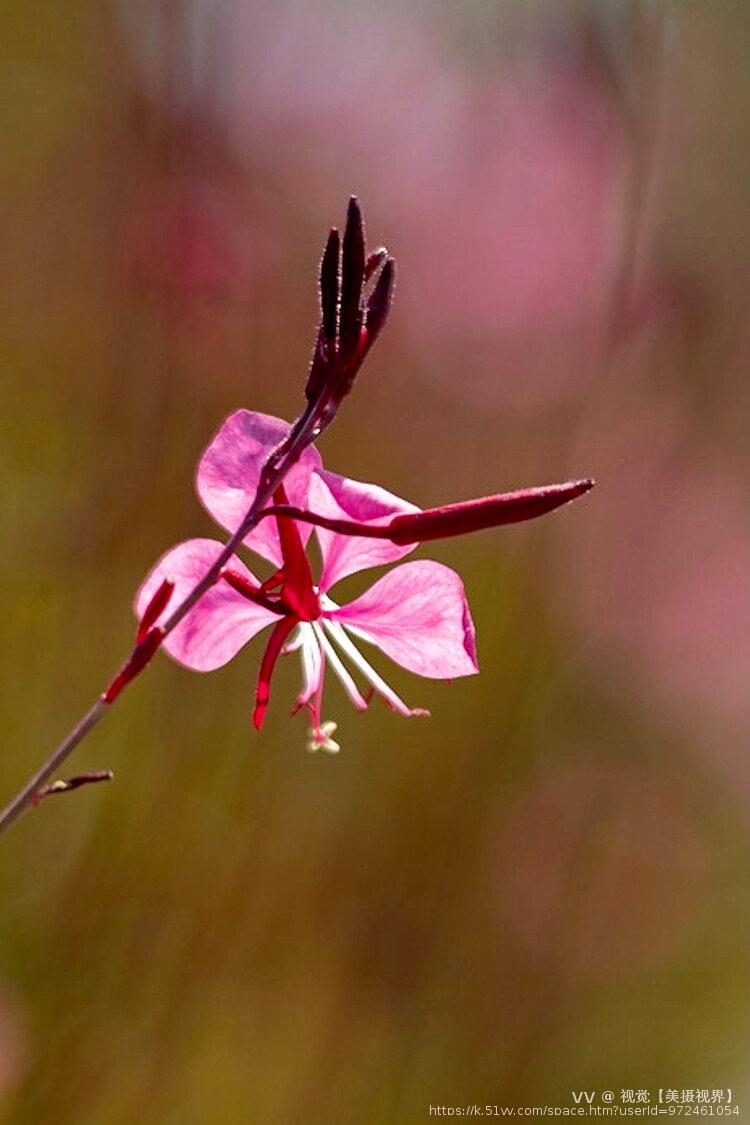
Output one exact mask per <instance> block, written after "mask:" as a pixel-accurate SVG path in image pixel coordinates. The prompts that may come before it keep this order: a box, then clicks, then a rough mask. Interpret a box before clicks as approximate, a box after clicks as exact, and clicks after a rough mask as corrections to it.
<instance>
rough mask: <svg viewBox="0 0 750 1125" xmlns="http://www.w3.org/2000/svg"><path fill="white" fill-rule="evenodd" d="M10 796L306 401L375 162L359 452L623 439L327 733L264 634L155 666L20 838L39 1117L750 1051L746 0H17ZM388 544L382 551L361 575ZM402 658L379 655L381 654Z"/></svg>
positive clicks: (160, 1114) (378, 469)
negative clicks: (223, 657)
mask: <svg viewBox="0 0 750 1125" xmlns="http://www.w3.org/2000/svg"><path fill="white" fill-rule="evenodd" d="M2 25H3V27H2V31H3V34H2V36H0V41H1V42H2V46H1V47H0V58H1V65H0V82H1V83H2V97H0V122H1V125H0V135H1V136H2V145H1V146H0V173H1V176H2V201H3V205H2V216H1V218H0V224H1V225H2V237H1V238H0V258H1V259H2V273H1V277H2V281H1V282H0V370H1V371H2V378H1V379H0V405H1V414H0V416H1V417H2V423H1V425H2V442H1V443H0V467H1V470H2V479H3V485H2V489H1V490H0V496H1V503H2V528H3V540H4V550H3V553H2V559H1V560H0V568H2V589H3V612H2V615H1V621H2V625H1V630H2V637H1V642H0V650H1V654H2V655H1V659H2V676H0V715H1V718H2V728H1V729H2V731H3V737H2V743H3V770H2V799H3V801H4V800H5V799H6V795H7V797H10V795H11V794H12V793H13V792H14V791H15V789H16V788H17V787H18V786H19V785H20V784H21V783H22V782H23V781H24V780H26V778H27V776H28V775H29V773H30V772H31V770H32V768H35V767H36V766H37V764H38V763H39V761H40V760H41V758H42V757H44V756H45V755H46V754H47V753H48V752H49V750H50V749H51V747H52V746H53V744H55V743H56V742H57V741H58V739H59V738H60V737H61V736H62V734H63V733H64V732H65V731H66V730H67V729H68V728H69V727H70V726H71V725H72V723H73V721H74V720H75V719H77V718H78V716H79V715H80V714H81V712H82V711H83V710H84V708H85V707H86V706H88V703H89V702H90V700H91V699H92V698H93V697H94V695H95V694H96V692H97V691H98V690H100V689H101V687H102V686H103V684H104V682H105V680H106V679H107V678H108V677H109V675H111V673H112V672H113V670H114V669H115V668H116V667H117V666H118V664H119V663H120V662H121V660H122V658H123V656H124V655H125V654H126V653H127V651H129V646H130V644H131V639H132V635H133V628H134V623H133V619H132V616H131V611H130V604H131V600H132V595H133V592H134V590H135V588H136V586H137V585H138V584H139V582H140V581H141V578H142V576H143V574H144V573H145V572H146V570H147V569H148V568H149V566H150V565H151V564H152V562H153V561H154V559H155V558H156V557H158V556H159V555H160V554H161V553H162V552H163V551H164V550H165V549H166V548H167V547H168V546H170V545H171V544H173V543H174V542H176V541H178V540H180V539H184V538H187V537H190V536H194V535H205V534H208V535H211V534H213V533H214V532H213V530H212V525H211V522H210V520H209V518H208V517H207V516H206V515H205V514H204V513H203V510H202V509H201V507H200V505H199V504H198V502H197V500H196V498H195V496H194V494H193V487H192V477H193V472H194V467H195V464H196V461H197V458H198V456H199V454H200V452H201V450H202V449H203V448H204V446H205V445H206V443H207V442H208V440H209V439H210V437H211V436H212V435H213V433H214V431H215V430H216V428H217V426H218V425H219V423H220V421H221V420H222V418H223V417H224V415H225V414H226V413H228V412H229V411H231V410H234V409H236V408H238V407H240V406H244V407H248V408H251V409H257V410H262V411H266V412H269V413H273V414H278V415H281V416H284V417H291V416H292V415H293V414H294V413H295V412H296V411H297V410H298V408H299V405H300V397H301V389H302V384H303V380H304V378H305V375H306V368H307V362H308V359H309V354H310V350H311V345H312V339H313V332H314V326H315V322H316V316H317V311H316V288H315V275H316V263H317V261H318V256H319V254H320V251H321V247H322V244H323V239H324V237H325V234H326V231H327V228H328V226H329V225H330V224H332V223H341V222H343V217H344V209H345V205H346V200H347V197H348V195H349V194H350V193H351V192H356V193H357V194H358V195H359V196H360V198H361V200H362V202H363V204H364V207H365V214H366V219H367V223H368V229H369V235H370V241H371V243H372V244H373V245H377V244H380V243H386V244H387V245H388V246H389V247H390V248H391V250H392V251H393V253H394V254H395V255H396V256H397V259H398V263H399V271H400V272H399V287H398V293H397V300H396V306H395V308H394V312H393V316H392V320H391V323H390V324H389V327H388V331H387V332H386V334H385V336H384V337H383V339H382V343H380V344H379V345H378V348H377V350H376V352H374V353H373V355H372V357H371V359H370V360H369V361H368V364H367V366H366V368H365V369H364V371H363V373H362V375H361V378H360V380H359V382H358V384H357V388H356V393H355V394H354V395H353V396H352V397H351V399H349V400H348V401H347V403H346V407H345V409H344V410H342V413H341V415H340V417H339V420H338V422H337V424H336V426H335V427H334V428H333V429H332V430H331V431H329V432H328V433H327V434H326V435H325V439H324V442H323V445H322V449H321V452H322V453H323V455H324V457H325V460H326V463H327V465H328V466H329V467H330V468H332V469H334V470H336V471H339V472H343V473H345V474H347V475H350V476H353V477H357V478H360V479H364V480H375V481H377V482H379V483H381V484H383V485H384V486H386V487H388V488H390V489H392V490H393V491H394V492H396V493H397V494H398V495H402V496H405V497H407V498H409V499H411V500H413V501H414V502H416V503H418V504H420V505H425V506H427V505H431V504H436V503H440V502H444V501H447V500H452V499H458V498H464V497H468V496H472V495H481V494H483V493H488V492H493V491H496V490H504V489H510V488H514V487H520V486H524V485H531V484H539V483H546V482H548V481H553V480H564V479H566V478H567V477H569V476H587V475H593V476H595V477H596V478H597V479H598V482H599V484H598V488H597V489H596V490H595V492H594V493H592V495H590V496H589V497H587V498H586V499H585V500H583V501H581V502H579V503H578V504H576V505H575V506H573V507H572V508H569V509H566V510H565V511H564V512H561V513H558V514H557V515H555V516H552V517H548V518H547V519H545V520H542V521H539V522H538V523H535V524H531V525H523V526H519V527H511V528H507V529H503V530H500V531H496V532H488V533H484V534H482V535H477V536H474V537H472V538H469V539H466V540H452V541H449V542H445V543H437V544H434V545H433V548H432V549H431V550H429V551H428V550H426V549H422V550H421V551H420V553H419V554H420V555H421V556H422V557H434V558H438V559H440V560H441V561H443V562H446V563H448V564H449V565H452V566H454V567H456V568H457V569H459V570H460V572H461V574H462V576H463V578H464V580H465V583H466V586H467V590H468V594H469V598H470V602H471V605H472V609H473V613H474V617H475V620H476V624H477V632H478V645H479V657H480V663H481V667H482V674H481V676H479V677H475V678H473V679H468V680H462V681H456V682H455V683H453V684H452V685H451V686H447V685H444V684H440V683H434V682H430V681H422V680H418V679H416V678H414V677H411V676H409V675H408V674H407V673H403V674H402V673H401V672H400V670H398V669H394V668H393V667H392V666H391V667H389V673H390V674H391V678H392V682H393V683H394V686H396V688H397V689H398V690H400V691H402V692H403V694H404V695H405V697H406V698H407V699H408V700H409V701H410V702H411V703H412V704H414V705H420V706H425V707H429V708H430V709H431V710H432V714H433V718H432V720H431V721H429V722H419V723H417V722H415V723H408V722H406V721H404V720H402V719H400V718H398V717H397V716H395V715H392V714H390V713H388V712H386V711H385V709H381V708H378V707H377V706H374V707H373V709H372V711H371V712H370V713H369V714H367V715H365V716H362V715H358V714H357V713H355V712H354V711H353V709H351V707H350V705H349V703H348V701H347V700H346V699H345V698H344V697H343V695H342V694H340V693H339V694H338V695H337V694H336V692H337V686H336V685H333V686H330V687H329V690H328V692H327V705H326V717H328V718H334V719H337V720H338V722H339V733H338V735H337V737H339V736H340V739H341V742H342V745H343V750H342V753H341V754H340V755H339V756H338V757H337V758H331V757H327V756H325V755H317V756H310V755H308V754H306V753H305V752H304V748H303V744H304V721H303V720H302V719H301V718H298V719H296V720H294V721H290V720H289V718H288V709H289V706H290V705H291V703H292V701H293V698H294V693H295V690H296V688H297V684H298V678H299V669H298V663H297V660H296V659H293V660H290V661H288V662H287V665H284V666H283V667H282V669H281V671H280V676H279V679H278V682H277V686H276V690H275V697H274V701H273V706H272V708H271V712H270V713H269V718H268V722H267V726H266V729H265V730H264V732H263V734H262V736H260V737H259V736H258V735H256V734H255V732H254V731H253V730H252V728H251V726H250V723H249V712H250V707H251V702H252V695H253V687H254V682H255V677H256V675H257V665H258V659H259V653H260V644H261V642H260V641H256V642H254V643H252V644H251V645H250V646H249V647H248V649H247V650H246V651H244V652H243V653H242V654H241V655H240V657H239V658H238V659H236V660H235V661H234V662H233V663H232V664H231V665H230V666H228V667H227V668H225V669H223V670H222V671H219V672H216V673H213V674H212V675H210V676H199V675H194V674H191V673H189V672H186V671H184V670H182V669H180V668H179V667H177V666H176V665H174V664H172V663H170V662H169V661H168V660H167V659H163V658H159V659H157V660H156V661H155V663H154V665H152V667H151V669H150V670H149V672H148V673H147V674H146V675H145V676H144V677H143V679H142V680H140V681H139V682H138V683H137V684H136V685H135V686H134V687H133V688H132V689H131V691H130V692H128V694H127V696H126V697H124V698H123V700H122V701H121V703H120V704H119V705H118V707H117V710H116V713H114V714H113V715H111V716H110V717H109V719H108V720H107V722H106V724H105V725H104V726H103V727H102V728H101V729H100V730H99V731H97V732H96V734H95V735H94V736H93V737H92V738H91V739H90V740H89V741H88V742H87V743H86V745H85V746H84V747H83V748H82V749H81V751H80V752H79V753H78V754H77V755H76V756H75V758H74V759H73V762H72V763H71V768H70V769H69V770H68V771H67V772H68V773H75V772H79V771H81V770H84V769H100V768H111V769H113V770H114V771H115V774H116V779H115V781H113V782H112V783H110V784H109V785H108V786H100V787H95V788H94V787H92V788H91V789H88V790H83V791H81V792H78V793H75V794H71V795H69V796H66V797H60V798H55V799H53V800H49V801H45V802H44V804H43V805H41V806H40V807H39V808H38V809H37V810H35V811H31V812H29V813H27V814H26V816H25V817H24V819H23V820H22V821H21V822H19V824H18V825H16V826H15V827H14V829H13V830H12V832H11V833H9V835H8V836H7V837H5V838H4V839H3V840H2V843H1V844H0V879H1V880H2V892H3V902H4V906H3V910H2V914H1V915H0V925H1V926H2V936H1V939H0V1106H1V1108H0V1114H3V1115H4V1116H2V1120H4V1121H8V1122H11V1123H30V1125H47V1123H54V1125H69V1123H70V1125H74V1123H75V1125H79V1123H86V1125H115V1123H117V1125H119V1123H125V1122H131V1121H133V1120H135V1119H138V1120H139V1121H141V1122H142V1123H143V1125H151V1123H153V1125H157V1123H158V1125H172V1123H174V1125H193V1123H195V1125H198V1123H203V1122H214V1121H215V1122H230V1123H232V1122H248V1121H252V1122H256V1121H257V1122H263V1123H264V1125H265V1123H277V1122H278V1123H286V1122H296V1121H305V1122H306V1123H308V1125H323V1123H331V1122H342V1123H348V1122H352V1123H360V1122H363V1123H364V1122H367V1123H369V1122H372V1123H384V1122H394V1123H400V1122H412V1121H421V1120H422V1119H425V1118H427V1115H428V1107H429V1105H430V1104H433V1105H435V1104H441V1103H442V1104H449V1105H453V1104H461V1103H467V1102H474V1101H476V1102H478V1103H480V1104H482V1105H484V1104H485V1103H491V1104H498V1105H511V1106H513V1105H532V1104H544V1103H549V1104H553V1105H568V1104H570V1090H571V1089H578V1088H589V1089H602V1088H605V1087H608V1088H611V1089H613V1090H616V1091H618V1093H619V1090H620V1088H621V1087H622V1088H650V1089H651V1090H652V1091H654V1096H655V1091H656V1089H657V1088H658V1087H676V1088H683V1087H687V1088H696V1087H698V1088H700V1087H708V1088H711V1089H714V1088H717V1087H722V1088H726V1087H733V1088H734V1091H735V1097H737V1098H739V1099H740V1101H741V1099H742V1096H743V1084H742V1083H743V1074H744V1069H745V1068H744V1066H743V1061H744V1055H745V1049H744V1048H745V1037H746V1032H747V1004H746V995H747V967H748V959H747V947H748V937H749V936H750V933H749V928H748V920H747V909H746V907H747V894H746V881H747V874H748V871H747V866H748V865H747V851H746V848H747V822H748V803H747V781H748V774H747V768H746V763H745V747H746V742H747V739H746V734H747V728H746V703H747V672H748V663H749V661H748V652H747V648H748V628H747V610H748V604H747V601H748V596H747V595H748V582H747V575H748V566H749V565H750V557H749V555H750V550H749V548H748V528H747V496H746V491H745V485H746V476H745V467H744V457H743V453H744V443H745V441H746V425H747V405H748V403H747V385H746V378H745V376H746V365H747V338H748V337H747V314H746V294H745V283H746V269H747V261H748V223H747V213H746V210H747V209H746V190H747V169H746V164H745V159H746V133H745V126H746V124H747V109H746V106H747V89H746V81H745V78H744V71H745V70H746V67H747V47H748V35H747V27H746V12H745V5H744V4H742V3H740V2H739V0H736V2H735V0H725V2H724V3H722V4H720V5H719V4H705V3H701V2H699V0H684V2H681V3H679V4H678V3H672V4H669V3H660V4H656V3H655V4H653V5H649V4H647V3H636V2H632V3H631V2H628V0H607V2H605V0H597V2H594V0H590V2H587V0H580V2H574V0H571V2H570V3H566V2H564V0H558V2H552V0H548V2H546V3H542V2H539V3H529V2H527V3H521V2H514V0H464V2H463V3H460V4H455V3H448V2H447V0H431V2H430V3H426V2H424V0H401V2H399V3H395V2H393V0H383V2H381V3H378V4H367V5H366V4H364V3H361V2H360V3H343V2H340V3H337V2H334V0H316V2H315V3H311V2H305V3H303V2H297V0H293V2H287V3H283V4H279V3H272V2H270V0H214V2H211V0H142V2H140V3H139V2H136V0H128V2H126V0H122V2H121V3H116V2H115V0H112V2H111V3H109V4H107V3H103V2H101V0H98V2H97V0H81V2H80V3H77V4H76V5H64V4H59V3H55V2H54V0H37V2H35V3H34V4H32V5H29V4H24V3H20V2H19V0H8V2H7V3H6V4H5V5H3V15H2ZM371 580H372V574H365V575H364V576H360V577H359V578H354V579H352V580H350V582H349V590H350V592H354V591H356V590H359V589H362V588H363V587H364V586H365V585H367V584H369V583H370V581H371ZM383 667H385V665H383Z"/></svg>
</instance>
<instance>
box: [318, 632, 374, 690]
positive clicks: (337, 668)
mask: <svg viewBox="0 0 750 1125" xmlns="http://www.w3.org/2000/svg"><path fill="white" fill-rule="evenodd" d="M312 628H313V630H314V632H315V635H316V637H317V638H318V641H319V642H320V646H321V648H322V649H323V652H324V653H325V655H326V656H327V658H328V663H329V664H330V665H331V668H332V670H333V671H334V672H335V673H336V675H337V676H338V678H339V680H340V681H341V683H342V685H343V687H344V691H345V692H346V694H347V695H348V696H349V698H350V699H351V701H352V703H353V704H354V706H355V707H356V708H357V710H358V711H366V710H367V700H366V699H365V698H364V696H363V695H362V693H361V692H360V690H359V688H358V687H357V685H356V683H355V682H354V679H353V677H352V676H351V674H350V673H349V671H348V669H347V668H346V666H345V665H344V663H343V661H342V659H341V657H340V656H339V654H338V653H337V652H336V649H335V648H334V647H333V645H332V644H331V642H330V641H329V640H328V637H327V636H326V635H325V633H324V632H323V630H322V629H321V627H320V623H319V622H318V621H313V623H312Z"/></svg>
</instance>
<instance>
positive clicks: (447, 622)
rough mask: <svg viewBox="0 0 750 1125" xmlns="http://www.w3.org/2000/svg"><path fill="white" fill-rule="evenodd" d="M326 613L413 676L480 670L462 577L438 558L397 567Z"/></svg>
mask: <svg viewBox="0 0 750 1125" xmlns="http://www.w3.org/2000/svg"><path fill="white" fill-rule="evenodd" d="M325 616H326V617H330V618H331V619H332V620H335V621H340V622H341V623H342V624H343V625H347V626H349V625H353V626H355V627H356V628H358V629H362V630H363V632H364V633H366V635H367V638H368V639H371V640H372V641H373V642H374V643H375V644H376V645H377V646H378V648H380V649H382V651H383V652H384V653H385V654H386V655H387V656H390V658H391V660H395V661H396V663H397V664H400V665H401V666H402V667H403V668H408V669H409V671H410V672H416V674H417V675H418V676H427V677H428V678H430V679H436V680H442V679H446V680H447V679H452V678H453V677H454V676H471V675H473V674H474V673H475V672H478V671H479V667H478V665H477V654H476V648H475V645H474V623H473V622H472V620H471V614H470V612H469V606H468V603H467V601H466V596H465V594H464V587H463V582H462V581H461V579H460V578H459V576H458V575H457V574H456V572H455V570H451V569H450V567H447V566H443V564H442V563H437V562H430V561H429V560H420V561H418V562H411V563H405V564H404V565H403V566H399V567H396V569H395V570H392V571H391V572H390V574H386V575H385V576H384V577H383V578H381V579H379V580H378V581H377V582H376V583H375V585H374V586H371V587H370V589H369V590H367V591H366V592H365V593H364V594H363V595H362V596H361V597H360V598H357V599H356V601H353V602H350V604H349V605H345V606H342V607H341V609H338V610H332V611H330V612H326V614H325Z"/></svg>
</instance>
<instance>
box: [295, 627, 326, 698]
mask: <svg viewBox="0 0 750 1125" xmlns="http://www.w3.org/2000/svg"><path fill="white" fill-rule="evenodd" d="M298 628H299V631H300V636H301V638H302V640H301V653H300V655H301V657H302V692H301V694H300V696H299V700H298V702H299V703H300V704H305V703H308V702H309V700H310V699H312V697H313V695H315V692H316V691H317V690H318V687H319V686H320V677H321V675H322V673H323V654H322V652H321V651H320V645H319V644H318V639H317V636H316V634H315V633H314V632H313V629H312V627H311V625H310V624H309V622H307V621H300V623H299V626H298Z"/></svg>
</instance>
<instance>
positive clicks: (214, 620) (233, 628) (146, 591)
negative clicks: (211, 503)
mask: <svg viewBox="0 0 750 1125" xmlns="http://www.w3.org/2000/svg"><path fill="white" fill-rule="evenodd" d="M223 549H224V548H223V544H222V543H217V542H216V541H215V540H214V539H189V540H188V541H187V542H186V543H180V544H179V545H178V546H177V547H173V548H172V549H171V551H167V553H166V555H163V556H162V557H161V558H160V559H159V561H158V563H157V564H156V566H155V567H154V569H153V570H152V571H151V573H150V574H149V575H148V577H147V578H146V579H145V581H144V582H143V584H142V586H141V588H140V590H139V591H138V593H137V594H136V598H135V606H134V609H135V612H136V616H137V617H139V618H140V617H141V615H142V614H143V612H144V611H145V609H146V607H147V606H148V604H149V602H150V601H151V599H152V597H153V596H154V594H155V593H156V591H157V589H158V588H159V586H160V584H161V583H162V582H163V580H164V579H165V578H171V579H172V580H173V581H174V583H175V589H174V593H173V594H172V597H171V600H170V602H169V605H168V606H167V608H166V610H165V611H163V612H162V614H161V619H162V620H166V619H167V618H168V617H169V615H170V613H171V612H172V611H173V610H174V609H176V608H177V606H178V605H179V604H180V602H181V601H182V600H183V598H185V596H186V595H187V594H188V593H189V592H190V590H192V589H193V587H194V586H195V584H196V583H197V582H198V581H200V579H201V578H202V577H203V576H204V574H205V573H206V571H207V570H209V568H210V567H211V565H212V564H213V562H214V561H215V560H216V558H217V557H218V556H219V554H220V553H221V552H222V550H223ZM232 569H233V570H236V571H239V573H240V574H242V575H243V577H245V578H247V579H249V580H251V581H255V579H254V577H253V575H252V574H251V573H250V571H249V570H248V569H247V567H246V566H244V565H243V563H242V562H240V560H239V559H237V558H235V559H233V560H232ZM277 620H278V618H277V617H276V615H275V614H273V613H271V612H270V611H269V610H267V609H264V608H263V607H262V606H258V605H254V604H253V603H252V602H249V601H248V600H247V599H246V598H243V597H242V595H241V594H238V593H237V592H236V590H233V589H232V587H231V586H229V585H228V583H226V582H224V581H219V582H218V583H217V584H216V586H214V587H213V588H212V589H211V590H208V591H207V592H206V593H205V594H204V595H203V597H202V598H201V600H200V601H199V602H198V603H197V605H196V606H194V608H193V609H191V610H190V612H189V613H188V615H187V617H186V618H185V619H184V621H181V622H180V624H179V625H178V626H177V628H176V629H175V630H174V632H172V633H170V634H169V636H168V637H167V639H166V640H165V642H164V648H165V649H166V650H167V652H168V653H169V655H170V656H171V657H173V659H174V660H176V661H177V662H178V663H179V664H184V665H185V667H186V668H192V669H193V671H195V672H211V671H213V669H214V668H221V666H222V665H223V664H226V663H227V662H228V661H230V660H231V659H232V657H233V656H235V655H236V654H237V653H238V652H239V651H240V649H241V648H242V647H243V646H244V645H246V644H247V642H248V641H249V640H250V639H251V637H254V636H255V634H256V633H259V632H260V630H261V629H265V627H266V625H270V624H271V623H272V622H274V621H277Z"/></svg>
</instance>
